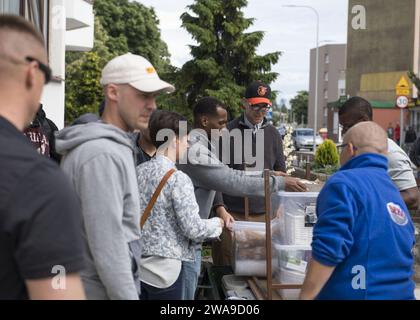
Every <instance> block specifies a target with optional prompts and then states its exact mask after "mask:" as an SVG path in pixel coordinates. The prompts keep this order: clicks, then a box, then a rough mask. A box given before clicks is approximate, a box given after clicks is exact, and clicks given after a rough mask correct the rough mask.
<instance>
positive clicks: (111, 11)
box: [94, 0, 171, 72]
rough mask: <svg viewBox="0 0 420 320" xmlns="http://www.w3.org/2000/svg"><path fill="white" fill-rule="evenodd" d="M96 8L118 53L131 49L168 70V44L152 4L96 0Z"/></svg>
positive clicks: (159, 68) (116, 53) (111, 49)
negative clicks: (161, 32) (164, 40)
mask: <svg viewBox="0 0 420 320" xmlns="http://www.w3.org/2000/svg"><path fill="white" fill-rule="evenodd" d="M94 10H95V13H96V16H97V17H98V18H99V20H100V22H101V24H102V26H103V27H104V29H105V30H106V32H107V33H108V39H107V40H106V41H105V45H106V46H107V47H108V48H109V51H110V52H112V53H113V54H114V55H115V56H117V55H120V54H124V53H127V52H131V53H133V54H138V55H141V56H143V57H145V58H146V59H148V60H149V61H150V62H151V63H152V64H153V66H154V67H155V68H156V69H157V70H158V71H159V72H169V71H171V70H168V68H170V61H169V57H170V55H169V52H168V47H167V45H166V43H165V42H163V41H162V40H161V38H160V30H159V28H158V26H159V20H158V18H157V16H156V13H155V11H154V10H153V8H148V7H145V6H144V5H142V4H141V3H139V2H137V1H128V0H96V1H95V2H94Z"/></svg>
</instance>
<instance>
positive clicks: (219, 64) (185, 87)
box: [180, 0, 281, 115]
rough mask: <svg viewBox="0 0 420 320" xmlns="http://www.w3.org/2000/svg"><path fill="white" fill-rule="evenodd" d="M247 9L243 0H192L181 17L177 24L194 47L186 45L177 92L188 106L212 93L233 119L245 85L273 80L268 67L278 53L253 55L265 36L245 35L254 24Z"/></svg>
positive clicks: (275, 76)
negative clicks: (187, 50) (186, 57)
mask: <svg viewBox="0 0 420 320" xmlns="http://www.w3.org/2000/svg"><path fill="white" fill-rule="evenodd" d="M246 5H247V1H246V0H231V1H223V0H196V1H194V3H193V4H192V5H190V6H188V11H187V12H185V13H183V14H182V16H181V20H182V26H183V27H184V28H185V29H186V30H187V31H188V32H189V33H190V34H191V36H192V38H193V39H194V40H195V41H196V43H197V45H191V46H190V49H191V55H192V59H191V60H190V61H188V62H187V63H185V65H184V66H183V67H182V69H181V75H182V84H181V87H180V90H181V91H182V92H183V93H184V95H185V97H186V102H187V104H188V107H189V108H192V106H193V105H194V104H195V102H196V101H197V100H198V99H199V98H201V97H203V96H208V95H211V96H214V97H216V98H218V99H220V100H222V101H223V102H225V104H226V105H227V107H228V109H229V110H230V111H231V112H232V113H233V114H234V115H236V114H238V113H239V112H240V109H239V108H240V105H241V98H242V97H243V94H244V89H245V87H246V86H247V85H248V84H249V83H250V82H252V81H253V80H262V81H264V82H266V83H267V84H270V83H271V82H273V81H274V80H275V79H276V78H277V76H278V74H277V73H275V72H271V67H272V65H274V64H275V63H277V61H278V59H279V57H280V55H281V53H280V52H273V53H269V54H266V55H263V56H259V55H257V54H256V50H257V48H258V46H259V45H260V43H261V41H262V40H263V37H264V33H263V32H261V31H255V32H246V30H247V29H248V28H249V27H250V26H252V24H253V22H254V19H250V18H245V16H244V13H243V11H242V10H243V8H244V7H245V6H246Z"/></svg>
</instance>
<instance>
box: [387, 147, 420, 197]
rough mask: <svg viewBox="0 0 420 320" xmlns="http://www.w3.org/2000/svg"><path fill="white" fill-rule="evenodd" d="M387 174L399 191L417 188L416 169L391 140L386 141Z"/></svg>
mask: <svg viewBox="0 0 420 320" xmlns="http://www.w3.org/2000/svg"><path fill="white" fill-rule="evenodd" d="M388 163H389V164H388V174H389V176H390V177H391V179H392V181H393V182H394V184H395V185H396V186H397V188H398V190H399V191H403V190H407V189H410V188H415V187H417V182H416V179H415V177H414V170H416V167H415V166H414V164H413V163H412V162H411V160H410V158H409V157H408V155H407V154H406V153H405V152H404V150H402V149H401V148H400V147H399V146H398V145H397V144H396V143H395V142H394V141H393V140H391V139H388Z"/></svg>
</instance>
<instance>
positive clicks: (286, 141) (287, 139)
mask: <svg viewBox="0 0 420 320" xmlns="http://www.w3.org/2000/svg"><path fill="white" fill-rule="evenodd" d="M292 133H293V127H292V126H290V125H288V126H286V135H285V136H284V138H283V154H284V158H285V163H286V170H287V171H286V173H287V174H289V175H290V174H292V173H293V172H294V171H295V169H294V168H293V166H292V165H293V161H294V160H296V156H295V155H293V152H294V151H295V148H294V145H293V140H292Z"/></svg>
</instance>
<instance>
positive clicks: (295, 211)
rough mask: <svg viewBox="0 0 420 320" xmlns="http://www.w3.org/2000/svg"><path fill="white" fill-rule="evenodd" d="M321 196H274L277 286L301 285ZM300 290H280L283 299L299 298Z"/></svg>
mask: <svg viewBox="0 0 420 320" xmlns="http://www.w3.org/2000/svg"><path fill="white" fill-rule="evenodd" d="M317 197H318V193H290V192H279V193H275V194H273V196H272V201H271V206H272V208H271V209H272V221H273V222H272V252H273V258H274V259H273V266H272V270H273V275H274V281H275V283H277V284H287V285H291V284H296V285H301V284H303V281H304V279H305V274H306V268H307V265H308V263H309V260H310V258H311V242H312V232H313V226H314V224H315V223H316V212H315V211H316V200H317ZM299 293H300V290H299V289H280V290H279V294H280V295H281V296H282V298H283V299H287V300H293V299H298V298H299Z"/></svg>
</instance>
